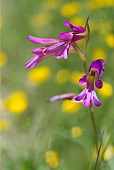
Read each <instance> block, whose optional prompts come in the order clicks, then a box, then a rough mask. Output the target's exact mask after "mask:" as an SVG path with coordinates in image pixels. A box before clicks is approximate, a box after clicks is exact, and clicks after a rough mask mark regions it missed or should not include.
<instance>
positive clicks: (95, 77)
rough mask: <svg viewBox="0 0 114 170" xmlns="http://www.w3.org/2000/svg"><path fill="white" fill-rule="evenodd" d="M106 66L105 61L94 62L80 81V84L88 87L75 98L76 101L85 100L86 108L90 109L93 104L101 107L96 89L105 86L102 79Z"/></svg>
mask: <svg viewBox="0 0 114 170" xmlns="http://www.w3.org/2000/svg"><path fill="white" fill-rule="evenodd" d="M104 65H105V62H104V60H101V59H99V60H95V61H93V62H92V63H91V65H90V68H89V71H88V73H87V74H86V75H84V76H83V77H82V78H81V79H80V80H79V82H80V84H82V85H86V87H85V89H84V90H83V91H82V92H81V93H80V94H79V95H78V96H76V97H75V100H76V101H80V100H82V99H83V103H84V106H85V107H89V106H90V104H91V103H93V104H94V105H95V106H96V107H100V106H101V103H100V101H99V99H98V98H97V95H96V91H95V87H96V88H98V89H100V88H102V86H103V83H102V81H101V80H100V78H101V76H102V75H103V73H104Z"/></svg>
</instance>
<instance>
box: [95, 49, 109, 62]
mask: <svg viewBox="0 0 114 170" xmlns="http://www.w3.org/2000/svg"><path fill="white" fill-rule="evenodd" d="M99 58H100V59H103V60H106V52H105V51H104V50H103V49H101V48H98V49H96V50H95V51H94V53H93V59H94V60H97V59H99Z"/></svg>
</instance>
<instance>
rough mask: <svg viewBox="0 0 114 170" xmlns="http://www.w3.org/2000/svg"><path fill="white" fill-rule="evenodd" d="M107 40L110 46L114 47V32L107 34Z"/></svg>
mask: <svg viewBox="0 0 114 170" xmlns="http://www.w3.org/2000/svg"><path fill="white" fill-rule="evenodd" d="M106 42H107V44H108V45H109V47H111V48H114V34H111V33H110V34H108V35H107V36H106Z"/></svg>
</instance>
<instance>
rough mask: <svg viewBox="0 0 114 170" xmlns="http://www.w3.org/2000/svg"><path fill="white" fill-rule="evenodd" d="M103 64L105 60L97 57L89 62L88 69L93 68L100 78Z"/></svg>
mask: <svg viewBox="0 0 114 170" xmlns="http://www.w3.org/2000/svg"><path fill="white" fill-rule="evenodd" d="M104 66H105V61H104V60H101V59H98V60H95V61H93V62H92V63H91V65H90V68H89V71H90V69H91V68H95V69H96V70H97V72H98V73H99V75H98V77H99V78H100V77H101V76H102V75H103V73H104Z"/></svg>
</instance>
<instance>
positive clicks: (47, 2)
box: [42, 0, 60, 10]
mask: <svg viewBox="0 0 114 170" xmlns="http://www.w3.org/2000/svg"><path fill="white" fill-rule="evenodd" d="M59 2H60V0H44V1H43V2H42V6H43V7H44V6H45V7H47V9H48V10H49V9H55V8H57V6H58V4H59Z"/></svg>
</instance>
